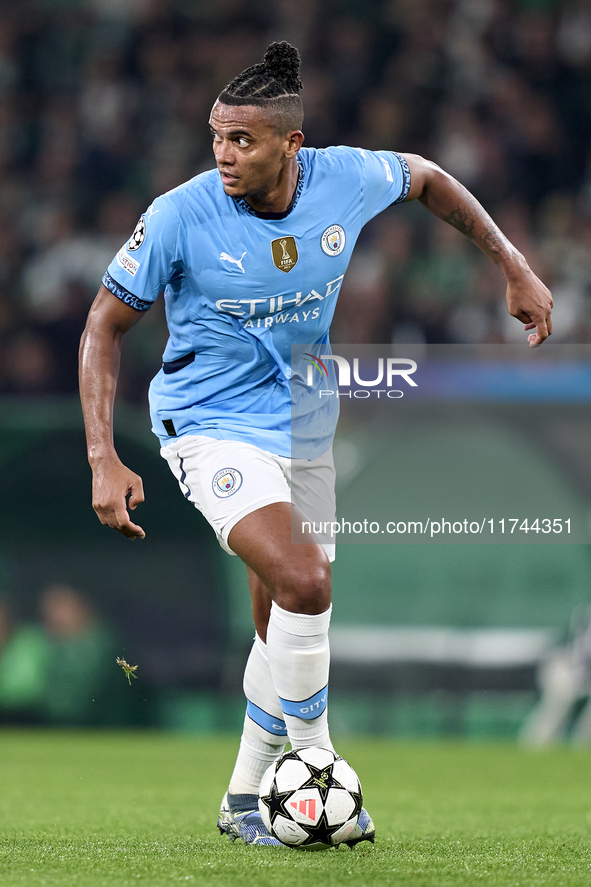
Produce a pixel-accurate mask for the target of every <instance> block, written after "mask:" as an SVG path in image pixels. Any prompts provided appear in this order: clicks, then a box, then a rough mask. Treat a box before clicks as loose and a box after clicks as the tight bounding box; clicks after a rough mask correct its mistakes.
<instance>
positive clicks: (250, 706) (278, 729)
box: [246, 699, 287, 736]
mask: <svg viewBox="0 0 591 887" xmlns="http://www.w3.org/2000/svg"><path fill="white" fill-rule="evenodd" d="M246 714H247V715H248V717H249V718H250V719H251V721H254V722H255V724H258V725H259V727H262V728H263V730H266V731H267V733H273V734H274V735H275V736H287V728H286V726H285V721H282V720H281V718H274V717H272V716H271V715H270V714H268V713H267V712H266V711H263V709H262V708H259V707H258V705H255V704H254V702H251V701H250V699H247V701H246Z"/></svg>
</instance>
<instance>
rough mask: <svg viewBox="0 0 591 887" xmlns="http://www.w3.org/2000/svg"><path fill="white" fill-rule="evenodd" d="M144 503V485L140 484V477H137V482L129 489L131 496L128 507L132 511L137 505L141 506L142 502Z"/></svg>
mask: <svg viewBox="0 0 591 887" xmlns="http://www.w3.org/2000/svg"><path fill="white" fill-rule="evenodd" d="M144 501H145V496H144V485H143V483H142V479H141V477H138V479H137V481H134V483H133V484H132V487H131V496H130V497H129V507H130V508H131V510H132V511H133V510H134V509H135V508H137V506H138V505H141V504H142V502H144Z"/></svg>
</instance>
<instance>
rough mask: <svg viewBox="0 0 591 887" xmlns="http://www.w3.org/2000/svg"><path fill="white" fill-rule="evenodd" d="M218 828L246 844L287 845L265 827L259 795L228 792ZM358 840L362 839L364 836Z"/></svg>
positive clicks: (231, 837)
mask: <svg viewBox="0 0 591 887" xmlns="http://www.w3.org/2000/svg"><path fill="white" fill-rule="evenodd" d="M218 828H219V830H220V834H221V835H227V836H228V837H229V839H230V840H231V841H236V840H237V839H238V838H241V839H242V840H243V841H244V843H245V844H264V845H267V846H269V845H270V846H272V847H285V844H282V843H281V841H278V840H277V838H274V837H273V835H270V834H269V832H268V831H267V829H266V828H265V824H264V822H263V820H262V819H261V814H260V813H259V798H258V795H231V794H230V793H229V792H226V794H225V795H224V799H223V801H222V806H221V807H220V812H219V815H218ZM358 840H360V841H362V840H363V838H359V839H358Z"/></svg>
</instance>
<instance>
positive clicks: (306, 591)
mask: <svg viewBox="0 0 591 887" xmlns="http://www.w3.org/2000/svg"><path fill="white" fill-rule="evenodd" d="M330 593H331V583H330V564H329V562H328V560H326V561H319V562H318V563H316V564H313V565H309V566H306V567H304V568H302V569H299V570H297V571H295V570H294V571H293V572H292V573H290V574H288V575H286V576H285V577H283V579H282V580H281V581H280V582H278V583H277V585H276V589H275V596H274V597H275V601H276V603H277V604H278V605H279V606H280V607H282V608H283V609H284V610H289V611H290V612H291V613H304V614H308V615H315V614H317V613H324V611H325V610H328V608H329V606H330Z"/></svg>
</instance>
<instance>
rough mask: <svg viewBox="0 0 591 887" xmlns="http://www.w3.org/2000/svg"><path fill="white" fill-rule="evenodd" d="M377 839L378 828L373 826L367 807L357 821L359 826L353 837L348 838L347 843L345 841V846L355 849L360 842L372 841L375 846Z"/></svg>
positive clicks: (354, 830)
mask: <svg viewBox="0 0 591 887" xmlns="http://www.w3.org/2000/svg"><path fill="white" fill-rule="evenodd" d="M375 839H376V827H375V825H374V824H373V819H372V818H371V816H370V815H369V813H368V812H367V810H366V809H365V807H362V808H361V813H360V814H359V819H358V820H357V825H356V826H355V828H354V829H353V831H352V832H351V836H350V837H349V838H347V840H346V841H343V844H346V845H347V846H348V847H354V846H355V844H359V842H360V841H371V843H372V844H373V843H374V841H375Z"/></svg>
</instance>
